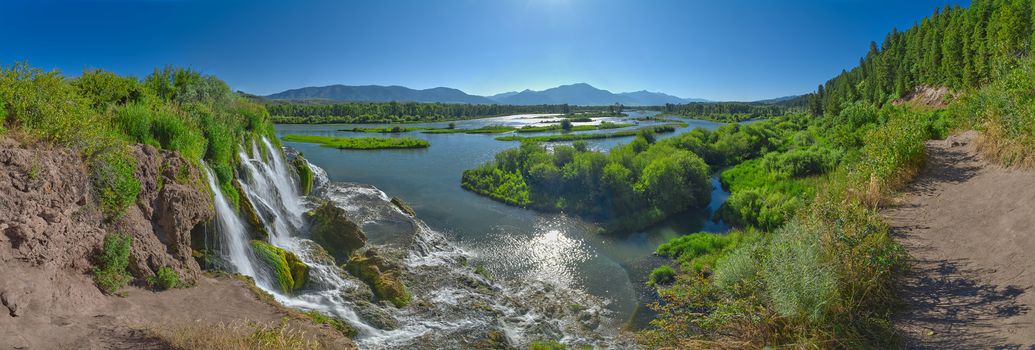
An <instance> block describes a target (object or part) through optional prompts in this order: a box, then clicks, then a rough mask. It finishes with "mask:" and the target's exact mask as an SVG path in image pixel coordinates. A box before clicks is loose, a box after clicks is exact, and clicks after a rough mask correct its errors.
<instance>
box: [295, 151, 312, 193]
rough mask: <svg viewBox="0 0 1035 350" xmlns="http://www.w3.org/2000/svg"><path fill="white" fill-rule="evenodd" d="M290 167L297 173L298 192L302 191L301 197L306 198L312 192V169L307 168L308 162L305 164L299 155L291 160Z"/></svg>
mask: <svg viewBox="0 0 1035 350" xmlns="http://www.w3.org/2000/svg"><path fill="white" fill-rule="evenodd" d="M291 165H292V166H294V167H295V172H297V173H298V180H299V183H298V185H299V186H298V187H299V190H300V191H302V195H306V196H308V195H309V193H310V192H312V191H313V169H310V168H309V162H306V160H305V158H303V157H302V154H301V153H299V154H298V155H297V156H295V159H292V160H291Z"/></svg>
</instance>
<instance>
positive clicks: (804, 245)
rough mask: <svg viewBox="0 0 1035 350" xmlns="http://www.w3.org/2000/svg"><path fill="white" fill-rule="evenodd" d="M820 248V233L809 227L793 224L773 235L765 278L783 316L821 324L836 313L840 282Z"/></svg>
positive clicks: (778, 310)
mask: <svg viewBox="0 0 1035 350" xmlns="http://www.w3.org/2000/svg"><path fill="white" fill-rule="evenodd" d="M819 245H820V233H819V232H817V230H816V229H815V228H814V227H810V226H809V225H808V224H807V223H802V222H798V221H791V222H789V223H787V225H784V226H783V227H781V228H780V229H779V230H776V231H775V232H773V237H772V242H771V243H770V246H769V254H768V256H767V257H766V261H765V264H764V265H763V266H765V268H764V269H763V271H762V275H763V276H764V278H765V284H766V286H767V287H768V288H767V292H768V296H769V299H770V300H771V302H772V306H773V309H774V310H775V311H776V312H777V314H779V315H780V316H782V317H786V318H790V319H800V320H801V321H803V322H810V323H813V324H821V323H822V322H824V321H825V320H826V316H827V315H828V314H829V313H830V311H831V310H834V306H835V304H836V303H837V302H838V298H837V292H838V291H837V280H836V276H835V274H834V271H833V270H832V269H831V268H830V266H829V265H828V264H826V261H825V259H824V258H823V256H822V254H823V250H822V249H821V248H820V246H819ZM727 263H728V261H727Z"/></svg>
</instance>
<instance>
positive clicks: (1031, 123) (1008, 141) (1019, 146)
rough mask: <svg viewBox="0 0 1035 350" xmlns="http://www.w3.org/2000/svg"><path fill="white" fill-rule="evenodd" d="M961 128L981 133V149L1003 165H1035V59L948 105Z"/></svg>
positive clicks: (1030, 59)
mask: <svg viewBox="0 0 1035 350" xmlns="http://www.w3.org/2000/svg"><path fill="white" fill-rule="evenodd" d="M949 110H950V112H951V114H952V119H953V120H955V121H957V123H958V124H959V125H960V127H963V128H973V129H977V130H979V131H981V132H982V135H981V137H980V138H979V140H978V143H977V146H978V149H979V150H980V151H981V152H982V153H983V154H984V155H985V156H986V157H987V158H988V159H991V160H993V161H996V162H998V163H1000V164H1002V165H1004V166H1008V167H1011V166H1017V167H1025V168H1030V167H1032V166H1035V58H1026V59H1024V60H1023V61H1022V63H1021V64H1019V65H1018V66H1017V67H1015V68H1012V69H1010V70H1008V71H1007V72H1005V73H1003V74H1002V77H1001V78H1000V79H998V80H996V81H995V82H993V83H991V84H988V85H986V86H984V87H982V88H981V89H979V90H978V91H977V92H975V93H973V94H970V95H967V96H964V97H963V98H961V99H960V100H959V101H956V102H954V103H953V104H951V105H950V106H949Z"/></svg>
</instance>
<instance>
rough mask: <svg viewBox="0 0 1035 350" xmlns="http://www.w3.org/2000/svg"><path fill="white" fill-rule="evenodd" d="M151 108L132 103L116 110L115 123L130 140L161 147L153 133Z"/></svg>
mask: <svg viewBox="0 0 1035 350" xmlns="http://www.w3.org/2000/svg"><path fill="white" fill-rule="evenodd" d="M151 119H152V118H151V110H150V109H148V107H147V106H146V105H143V104H131V105H128V106H126V107H123V108H120V109H119V110H118V111H117V112H115V119H114V122H115V125H116V126H117V127H118V128H119V129H120V130H122V132H123V133H125V134H126V136H128V139H129V141H131V142H139V143H143V144H148V145H152V146H155V147H161V146H162V145H161V144H159V143H158V140H155V137H154V135H152V134H151Z"/></svg>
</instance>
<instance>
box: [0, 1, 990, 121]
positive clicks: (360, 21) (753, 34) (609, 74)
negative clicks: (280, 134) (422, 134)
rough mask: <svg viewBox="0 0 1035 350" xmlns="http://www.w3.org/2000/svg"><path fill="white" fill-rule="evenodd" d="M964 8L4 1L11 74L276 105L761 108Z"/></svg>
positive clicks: (5, 51) (0, 14)
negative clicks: (343, 92)
mask: <svg viewBox="0 0 1035 350" xmlns="http://www.w3.org/2000/svg"><path fill="white" fill-rule="evenodd" d="M968 3H969V2H968V1H963V0H827V1H796V0H784V1H772V0H768V1H761V0H760V1H746V0H713V1H692V0H682V1H681V0H628V1H618V0H436V1H432V0H401V1H393V0H378V1H333V0H327V1H305V0H300V1H261V0H259V1H203V0H198V1H188V0H142V1H128V0H125V1H117V0H103V1H101V0H96V1H89V0H78V1H52V0H26V1H22V0H7V1H4V3H3V6H2V7H0V33H3V34H2V35H0V64H3V65H9V64H11V63H14V62H19V61H28V62H29V64H30V65H32V66H35V67H40V68H43V69H46V70H51V69H58V70H60V71H61V72H63V73H64V74H65V75H67V76H76V75H79V74H80V73H81V72H82V71H83V69H86V68H101V69H105V70H110V71H114V72H117V73H119V74H125V75H134V76H138V77H141V76H144V75H147V74H148V73H150V72H151V71H152V70H153V69H154V68H155V67H158V66H164V65H167V64H172V65H177V66H188V67H191V68H194V69H196V70H199V71H201V72H203V73H205V74H214V75H216V76H218V77H220V78H221V79H223V80H224V81H226V82H227V83H228V84H229V85H230V86H231V87H232V88H233V89H235V90H241V91H245V92H249V93H254V94H259V95H266V94H271V93H275V92H280V91H283V90H287V89H292V88H299V87H304V86H323V85H331V84H345V85H402V86H407V87H411V88H418V89H424V88H431V87H438V86H446V87H452V88H457V89H460V90H463V91H465V92H467V93H470V94H478V95H491V94H496V93H500V92H506V91H520V90H524V89H532V90H542V89H546V88H550V87H554V86H558V85H562V84H572V83H581V82H584V83H589V84H590V85H593V86H595V87H598V88H602V89H607V90H610V91H612V92H627V91H638V90H649V91H660V92H665V93H669V94H673V95H676V96H679V97H684V98H690V97H693V98H706V99H710V100H721V101H751V100H759V99H766V98H774V97H780V96H787V95H797V94H801V93H806V92H810V91H812V90H815V88H816V86H817V85H818V84H820V83H822V82H824V81H826V80H828V79H830V78H832V77H833V76H835V75H837V74H838V73H840V72H841V70H842V69H850V68H852V67H853V66H855V65H856V64H858V62H859V58H860V57H861V56H862V55H864V54H865V53H866V50H867V48H868V45H869V42H870V41H877V42H878V43H879V42H880V41H881V39H883V38H884V35H885V34H886V33H887V32H889V31H890V30H891V29H892V28H893V27H897V28H899V29H900V30H901V29H904V28H908V27H910V26H912V25H913V24H914V22H918V21H919V20H920V19H921V18H923V17H924V16H927V15H930V14H931V13H933V12H934V10H935V9H936V8H939V7H943V6H945V5H955V4H958V5H960V6H966V5H967V4H968Z"/></svg>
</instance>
